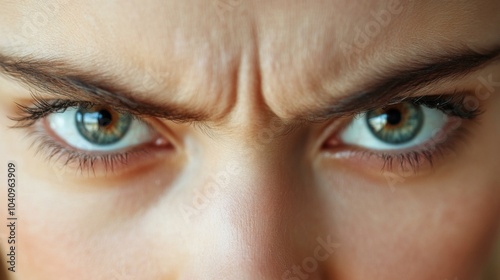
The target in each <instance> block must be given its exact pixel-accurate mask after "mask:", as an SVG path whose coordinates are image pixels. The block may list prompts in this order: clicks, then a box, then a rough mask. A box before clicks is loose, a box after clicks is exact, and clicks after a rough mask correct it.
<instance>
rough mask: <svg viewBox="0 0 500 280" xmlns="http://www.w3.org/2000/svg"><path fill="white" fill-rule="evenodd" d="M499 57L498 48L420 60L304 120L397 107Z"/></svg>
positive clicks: (388, 71)
mask: <svg viewBox="0 0 500 280" xmlns="http://www.w3.org/2000/svg"><path fill="white" fill-rule="evenodd" d="M499 56H500V47H498V48H494V49H492V50H490V51H486V52H483V53H480V52H477V51H473V50H471V49H466V50H465V51H455V52H449V53H447V54H445V55H437V56H436V55H429V56H422V57H419V58H416V59H414V60H413V62H408V63H407V64H406V65H399V66H396V67H393V68H391V69H388V70H386V71H385V72H384V74H382V75H380V74H379V75H378V77H377V78H375V79H374V81H373V82H371V83H370V84H369V85H368V86H366V87H365V88H364V89H362V90H360V91H358V92H354V93H350V94H348V95H346V96H345V97H340V98H333V100H330V101H329V102H328V106H327V107H326V108H324V109H320V110H317V111H316V112H312V113H309V114H308V115H307V116H306V119H308V120H319V121H321V120H325V119H331V118H335V117H341V116H346V115H353V114H357V113H360V112H365V111H369V110H373V109H376V108H380V107H384V106H386V105H388V104H391V103H398V102H401V101H403V100H404V99H406V98H408V97H411V95H412V93H414V92H416V91H418V90H422V89H424V88H425V87H427V86H429V85H433V84H436V83H438V82H440V81H443V80H445V79H451V80H456V79H460V78H463V77H465V76H467V75H468V74H470V73H472V72H474V71H477V70H479V69H480V68H481V67H484V66H485V65H487V64H488V63H489V62H492V61H494V60H496V59H498V58H499ZM451 93H452V92H449V93H448V94H451Z"/></svg>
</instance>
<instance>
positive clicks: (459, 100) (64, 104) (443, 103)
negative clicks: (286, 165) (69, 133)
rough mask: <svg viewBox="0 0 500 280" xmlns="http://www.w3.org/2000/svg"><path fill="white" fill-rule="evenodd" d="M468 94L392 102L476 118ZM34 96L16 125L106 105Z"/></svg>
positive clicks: (410, 98) (458, 93) (27, 125)
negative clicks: (30, 104)
mask: <svg viewBox="0 0 500 280" xmlns="http://www.w3.org/2000/svg"><path fill="white" fill-rule="evenodd" d="M467 95H468V94H467V93H463V92H455V93H452V94H442V95H434V96H433V95H428V96H419V97H409V98H406V99H404V100H398V101H394V102H392V103H394V104H397V103H402V102H411V103H413V104H415V105H425V106H427V107H429V108H433V109H438V110H440V111H442V112H443V113H445V114H447V115H451V116H456V117H460V118H462V119H474V118H476V117H477V116H479V115H480V114H481V113H482V112H481V111H480V110H479V109H478V108H474V109H473V110H468V109H467V108H466V106H465V98H466V97H467ZM32 98H33V105H32V106H31V107H30V106H25V105H21V104H17V105H18V108H19V110H20V115H19V116H17V117H11V119H12V120H14V121H16V122H17V123H16V125H15V127H29V126H31V125H33V124H34V123H35V122H36V121H37V120H39V119H42V118H44V117H46V116H48V115H50V114H52V113H63V112H64V111H65V110H66V109H68V108H72V107H83V108H91V107H92V106H95V105H105V104H96V103H92V102H89V101H82V100H79V101H75V100H65V99H55V100H45V99H43V98H42V97H40V96H38V95H36V94H32ZM111 107H112V106H111ZM120 113H128V112H120ZM360 113H361V112H360ZM133 116H134V115H133ZM135 117H137V116H135Z"/></svg>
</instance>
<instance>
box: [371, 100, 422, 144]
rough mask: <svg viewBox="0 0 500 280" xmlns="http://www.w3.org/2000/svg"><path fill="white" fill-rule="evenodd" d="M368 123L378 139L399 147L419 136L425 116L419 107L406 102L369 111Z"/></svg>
mask: <svg viewBox="0 0 500 280" xmlns="http://www.w3.org/2000/svg"><path fill="white" fill-rule="evenodd" d="M366 122H367V124H368V127H369V128H370V130H371V132H372V133H373V134H374V135H375V136H376V137H377V138H378V139H380V140H382V141H384V142H386V143H388V144H394V145H398V144H405V143H408V142H410V141H411V140H413V139H414V138H415V136H417V134H418V133H419V132H420V129H421V128H422V124H423V123H424V114H423V113H422V108H421V107H420V106H419V105H414V104H412V103H408V102H405V103H400V104H396V105H391V106H388V107H385V108H381V109H377V110H372V111H369V112H368V113H367V114H366Z"/></svg>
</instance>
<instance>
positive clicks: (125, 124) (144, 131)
mask: <svg viewBox="0 0 500 280" xmlns="http://www.w3.org/2000/svg"><path fill="white" fill-rule="evenodd" d="M46 122H47V124H48V127H50V130H52V132H53V133H54V134H55V135H57V137H58V138H60V139H61V140H62V141H64V142H65V143H66V144H68V145H69V146H71V147H73V148H76V149H80V150H85V151H101V152H114V151H119V150H123V149H130V148H131V147H134V146H137V145H140V144H144V143H147V142H151V141H154V140H155V138H156V137H158V136H157V133H155V132H154V130H152V128H151V127H150V126H149V125H148V124H146V123H145V122H143V121H141V120H138V119H136V118H134V117H133V116H132V115H130V114H128V113H120V112H117V111H115V110H113V109H111V108H107V107H102V106H93V107H90V108H87V107H86V106H80V107H78V108H68V109H66V110H65V111H64V112H61V113H59V112H55V113H52V114H50V115H49V116H48V117H47V120H46Z"/></svg>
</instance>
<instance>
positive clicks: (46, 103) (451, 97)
mask: <svg viewBox="0 0 500 280" xmlns="http://www.w3.org/2000/svg"><path fill="white" fill-rule="evenodd" d="M467 95H468V94H467V93H457V92H455V93H453V94H448V95H435V96H422V97H413V98H407V99H404V100H397V101H394V102H390V104H393V103H401V102H411V103H413V104H415V105H425V106H427V107H429V108H432V109H437V110H440V111H442V112H443V113H445V114H446V115H448V116H451V117H456V118H458V119H460V120H475V119H476V118H477V117H478V116H479V115H481V114H482V113H483V112H482V111H481V110H480V109H479V108H475V109H474V110H467V108H466V106H465V103H464V100H465V98H466V96H467ZM32 98H33V103H32V104H33V105H32V106H30V107H29V106H24V105H20V104H17V105H18V108H19V110H20V114H19V116H18V117H14V118H11V119H12V120H14V121H16V124H15V125H14V127H15V128H29V127H32V126H34V125H35V124H36V123H37V122H38V121H39V120H41V119H43V118H45V117H47V116H48V115H50V114H52V113H62V112H64V111H65V110H66V109H68V108H72V107H78V106H81V107H89V108H90V107H92V106H95V105H99V104H95V103H92V102H88V101H74V100H45V99H43V98H41V97H39V96H37V95H32ZM120 113H126V112H120ZM133 117H134V118H136V119H139V118H140V116H136V115H135V116H133ZM32 132H33V133H34V134H37V135H36V136H37V137H36V138H35V143H38V149H37V153H38V152H46V154H47V159H48V160H51V159H54V158H55V159H56V160H60V159H61V158H65V161H64V165H68V164H71V163H73V162H77V165H78V170H80V171H81V172H83V171H87V172H88V173H94V174H95V165H96V164H102V165H103V167H104V171H105V172H108V171H114V170H116V169H118V168H119V167H122V166H126V165H127V164H128V162H129V160H130V157H131V156H137V157H140V156H144V155H145V154H148V153H149V152H150V151H151V147H149V148H148V147H139V148H134V149H131V150H129V151H126V152H120V153H113V154H100V155H99V154H97V155H96V154H92V153H90V152H84V151H78V150H76V149H68V148H66V147H64V146H63V145H62V144H59V143H57V142H56V141H54V140H53V139H52V138H53V137H51V136H49V135H47V133H46V132H43V131H39V130H34V131H32ZM452 133H453V135H451V136H449V139H447V140H446V141H445V143H438V144H437V145H434V146H430V147H429V145H427V144H424V145H423V146H424V149H420V150H418V151H415V150H414V151H408V152H401V153H388V152H385V153H381V152H380V151H379V152H374V151H359V152H360V153H361V155H362V156H368V157H372V156H378V157H379V158H380V159H382V160H383V168H382V170H383V171H391V170H392V169H393V168H394V165H395V163H398V165H399V166H400V167H401V168H402V169H405V168H406V167H408V166H409V167H410V168H411V169H412V170H413V171H414V172H417V171H418V168H419V167H420V166H421V164H422V161H426V162H428V163H429V164H430V165H431V166H432V164H433V161H434V158H435V157H436V156H438V155H443V154H444V152H445V151H450V150H452V149H453V148H452V147H453V145H451V144H452V143H451V142H452V141H451V140H450V139H453V140H460V139H464V138H465V137H466V136H467V134H468V133H467V130H466V128H464V127H463V126H460V127H459V128H457V129H455V131H453V132H452ZM431 141H432V140H431ZM443 144H446V145H443Z"/></svg>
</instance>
